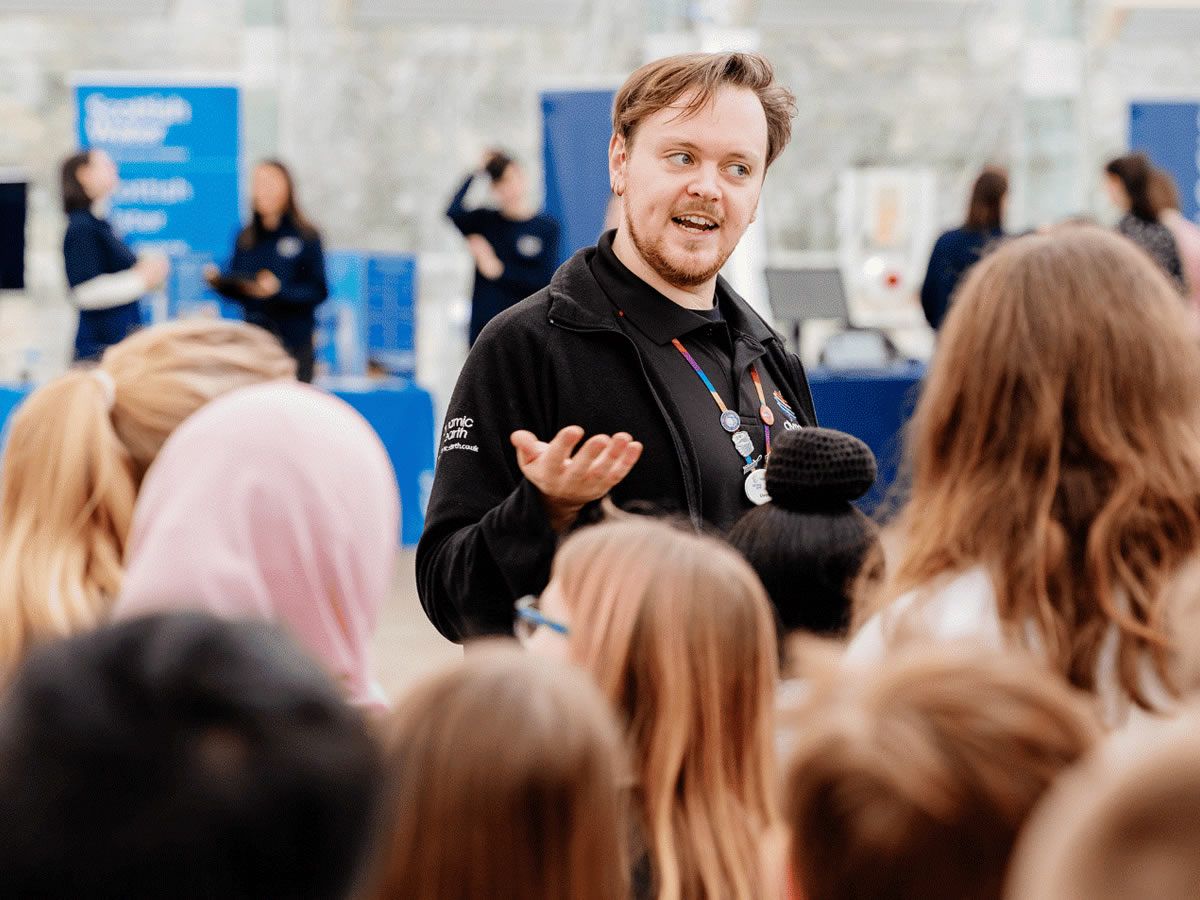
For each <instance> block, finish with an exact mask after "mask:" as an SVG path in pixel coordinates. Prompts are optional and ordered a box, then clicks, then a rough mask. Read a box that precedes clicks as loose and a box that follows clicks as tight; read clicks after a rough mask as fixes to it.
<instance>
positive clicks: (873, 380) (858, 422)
mask: <svg viewBox="0 0 1200 900" xmlns="http://www.w3.org/2000/svg"><path fill="white" fill-rule="evenodd" d="M807 374H808V384H809V387H810V388H811V389H812V395H813V405H814V406H815V407H816V410H817V421H819V422H820V423H821V425H822V426H824V427H825V428H836V429H838V430H839V431H845V432H848V433H850V434H852V435H854V436H855V437H857V438H859V439H860V440H862V441H863V442H864V443H866V444H867V446H869V447H870V448H871V450H872V451H873V452H874V453H875V459H876V461H877V462H878V464H879V477H878V478H877V479H876V481H875V486H874V487H873V488H872V489H871V491H870V493H868V494H867V496H866V497H864V498H863V500H862V501H861V502H860V504H859V506H860V507H861V508H862V509H863V510H864V511H866V512H876V511H879V512H886V511H887V510H888V508H889V507H890V506H891V505H892V501H894V500H895V499H898V495H895V494H893V495H892V496H889V494H892V492H893V489H894V488H895V489H897V490H898V485H897V476H898V474H899V471H900V464H901V460H902V454H903V449H904V429H905V425H906V424H907V423H908V420H909V419H910V418H911V417H912V413H913V408H914V407H915V406H916V402H917V396H918V394H919V392H920V387H921V379H922V378H923V377H924V375H925V366H924V365H923V364H921V363H903V364H901V365H897V366H893V367H889V368H886V369H868V370H835V369H824V368H814V369H809V370H808V371H807ZM885 500H887V501H888V502H887V503H886V504H885Z"/></svg>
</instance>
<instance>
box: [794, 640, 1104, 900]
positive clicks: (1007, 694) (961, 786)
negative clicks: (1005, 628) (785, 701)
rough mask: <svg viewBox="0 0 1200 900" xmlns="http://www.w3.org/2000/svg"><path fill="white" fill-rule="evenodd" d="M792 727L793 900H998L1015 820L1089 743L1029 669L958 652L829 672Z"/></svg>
mask: <svg viewBox="0 0 1200 900" xmlns="http://www.w3.org/2000/svg"><path fill="white" fill-rule="evenodd" d="M794 724H795V735H796V744H795V751H794V754H793V756H792V758H791V761H790V763H789V764H788V773H787V778H786V788H785V806H786V815H787V821H788V824H789V825H790V826H791V829H792V833H791V851H790V856H789V859H790V863H791V870H792V873H791V874H792V878H793V880H794V882H795V887H796V891H797V893H798V895H799V896H801V897H804V898H805V900H851V898H853V900H883V898H888V900H903V898H913V897H920V898H921V900H942V898H945V900H997V898H999V896H1000V892H1001V890H1002V885H1003V879H1004V872H1005V868H1006V865H1007V862H1008V859H1009V855H1010V853H1011V850H1012V846H1013V843H1014V841H1015V840H1016V837H1017V834H1018V832H1019V830H1020V828H1021V826H1022V823H1023V822H1024V821H1025V819H1026V817H1027V815H1028V814H1029V812H1030V811H1031V810H1032V809H1033V807H1034V805H1035V804H1036V803H1037V801H1038V799H1039V798H1040V797H1041V796H1042V794H1043V792H1044V791H1045V790H1046V789H1047V788H1048V787H1049V786H1050V785H1051V783H1052V782H1053V781H1054V780H1055V778H1057V777H1058V775H1059V773H1060V772H1062V771H1063V770H1064V769H1065V768H1066V767H1067V766H1070V765H1071V764H1072V763H1074V762H1075V761H1076V760H1078V759H1080V758H1081V757H1082V756H1083V755H1084V754H1086V753H1087V752H1088V751H1089V750H1090V749H1091V747H1092V746H1093V744H1094V742H1095V741H1096V740H1097V738H1098V736H1099V727H1098V725H1097V724H1096V722H1095V721H1094V719H1093V718H1092V714H1091V711H1090V708H1089V706H1088V704H1087V703H1086V701H1085V700H1084V699H1082V698H1081V697H1079V696H1078V695H1077V694H1075V693H1074V692H1073V691H1072V690H1071V689H1070V688H1069V687H1068V686H1067V685H1066V684H1065V683H1064V682H1063V681H1062V680H1061V679H1059V678H1057V677H1056V676H1054V675H1052V674H1050V673H1048V672H1046V671H1044V670H1043V669H1041V668H1040V667H1039V666H1038V665H1037V663H1035V662H1033V661H1031V660H1026V659H1023V658H1021V657H1017V656H1013V657H990V656H988V655H986V654H984V655H982V656H981V655H980V654H979V653H978V652H977V651H976V650H975V649H974V648H965V647H964V648H940V649H938V648H932V647H920V648H917V649H916V651H915V652H913V653H910V654H906V655H898V656H895V657H892V658H891V659H890V660H888V661H887V662H886V663H884V664H883V665H882V666H881V667H880V668H878V669H876V670H873V671H866V670H863V671H856V670H855V671H847V670H842V669H835V670H834V671H831V672H829V673H827V674H826V676H825V678H823V679H819V680H817V681H815V682H814V684H813V693H812V695H811V697H810V698H809V700H808V701H807V704H806V705H805V707H803V708H802V709H801V710H800V711H799V712H798V713H797V714H796V721H795V723H794Z"/></svg>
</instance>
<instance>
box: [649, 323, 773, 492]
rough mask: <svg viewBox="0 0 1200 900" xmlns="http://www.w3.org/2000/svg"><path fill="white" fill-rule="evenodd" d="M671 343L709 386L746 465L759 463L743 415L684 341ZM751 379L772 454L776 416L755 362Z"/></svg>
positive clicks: (766, 447)
mask: <svg viewBox="0 0 1200 900" xmlns="http://www.w3.org/2000/svg"><path fill="white" fill-rule="evenodd" d="M671 343H672V344H673V345H674V347H675V349H676V350H678V351H679V352H680V353H681V354H682V355H683V358H684V359H686V360H687V361H688V365H690V366H691V367H692V371H694V372H695V373H696V374H697V375H698V376H699V377H700V380H701V381H702V382H703V383H704V386H705V387H706V388H708V392H709V393H710V394H711V395H712V398H713V401H714V402H715V403H716V404H717V409H719V410H720V411H721V416H720V421H721V427H722V428H724V429H725V430H726V431H727V432H729V435H730V440H732V441H733V446H734V449H736V450H737V452H738V454H739V455H740V456H743V457H744V458H745V460H746V465H747V466H748V467H749V468H754V467H755V466H756V465H758V461H757V460H755V459H754V443H753V441H752V440H751V439H750V435H748V434H746V432H745V431H744V430H743V429H742V417H741V416H740V415H738V413H737V412H735V411H734V410H731V409H730V408H729V407H727V406H726V405H725V401H724V400H722V399H721V395H720V394H719V393H718V392H717V389H716V387H714V386H713V383H712V380H711V379H709V377H708V375H706V374H705V372H704V370H703V369H702V368H700V364H699V363H698V362H696V359H695V357H693V356H692V354H690V353H689V352H688V350H687V347H685V346H683V343H682V342H681V341H680V340H679V339H678V338H671ZM750 379H751V380H752V381H753V382H754V389H755V390H756V391H757V392H758V399H759V403H760V407H759V416H760V417H761V418H762V420H763V435H764V449H765V452H766V455H767V456H770V455H771V424H772V423H773V422H774V421H775V417H774V415H772V413H771V410H770V409H769V408H768V407H767V400H766V397H765V396H764V394H763V387H762V379H761V378H759V376H758V367H757V366H755V365H754V364H753V363H751V365H750Z"/></svg>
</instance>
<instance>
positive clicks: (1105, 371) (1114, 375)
mask: <svg viewBox="0 0 1200 900" xmlns="http://www.w3.org/2000/svg"><path fill="white" fill-rule="evenodd" d="M1191 335H1192V332H1191V331H1190V325H1189V322H1188V316H1187V312H1186V310H1185V308H1184V306H1183V304H1181V303H1180V302H1179V297H1178V295H1177V294H1176V293H1175V291H1174V289H1173V287H1172V286H1171V284H1170V282H1169V281H1168V280H1167V279H1166V277H1165V276H1164V275H1163V274H1162V273H1161V272H1160V271H1159V270H1158V269H1157V267H1156V266H1155V265H1154V263H1153V262H1151V261H1150V260H1149V258H1148V257H1146V255H1145V254H1144V253H1143V252H1142V251H1141V250H1139V249H1138V248H1137V247H1135V246H1133V245H1132V244H1131V243H1129V242H1128V241H1126V240H1125V239H1124V238H1121V237H1118V236H1116V235H1114V234H1111V233H1108V232H1106V231H1103V230H1101V229H1098V228H1091V227H1087V226H1080V227H1071V228H1066V229H1057V230H1055V231H1053V232H1051V233H1049V234H1045V235H1030V236H1024V237H1021V238H1019V239H1016V240H1014V241H1011V242H1009V243H1008V244H1006V245H1004V246H1002V247H1000V248H999V249H998V250H996V251H995V252H994V253H992V254H989V255H988V256H987V257H986V258H984V259H983V260H982V261H981V262H980V263H978V264H977V265H976V266H974V267H973V268H972V269H971V271H970V273H969V274H968V276H967V278H966V281H965V283H964V285H963V287H962V289H961V290H960V292H959V295H958V299H957V301H956V302H955V304H954V306H953V307H952V309H951V311H950V314H949V316H948V317H947V320H946V324H945V326H944V328H943V330H942V334H941V337H940V340H939V345H938V351H937V353H936V355H935V357H934V360H933V362H932V364H931V367H930V370H929V373H928V375H927V377H926V380H925V385H924V388H923V390H922V393H921V397H920V400H919V401H918V404H917V409H916V413H915V416H914V418H913V422H912V424H911V426H910V431H909V439H908V467H909V470H910V472H911V490H910V496H909V500H908V502H907V503H906V505H905V507H904V508H903V509H902V510H901V513H900V515H899V518H898V522H897V535H898V540H897V546H898V548H899V552H898V557H897V559H896V560H895V563H894V566H893V567H892V570H891V573H890V577H889V581H888V584H887V585H885V587H884V589H883V590H882V591H881V592H880V597H881V599H882V602H884V603H887V602H889V601H890V600H891V599H894V598H896V597H897V596H899V595H901V594H904V593H906V592H908V591H911V590H914V589H916V588H919V587H921V586H923V585H926V584H928V583H929V582H930V581H932V580H933V579H934V578H936V577H937V576H939V575H942V574H944V573H952V572H960V571H964V570H966V569H968V568H970V567H972V566H982V567H984V568H985V569H986V570H987V572H988V574H989V575H990V577H991V581H992V585H993V587H994V589H995V593H996V602H997V611H998V613H999V618H1000V621H1001V623H1002V625H1003V626H1004V627H1005V630H1006V631H1007V632H1009V633H1011V634H1013V635H1014V636H1017V637H1020V636H1022V635H1027V634H1029V633H1030V632H1032V633H1033V634H1034V635H1036V638H1035V639H1034V640H1033V641H1032V642H1031V644H1030V646H1031V648H1032V646H1033V644H1034V643H1036V645H1037V647H1038V649H1039V652H1041V653H1043V654H1044V655H1045V657H1046V659H1047V660H1048V661H1049V662H1050V663H1051V664H1052V666H1053V667H1054V668H1055V669H1057V670H1058V671H1059V672H1061V673H1062V674H1063V675H1065V676H1066V677H1067V678H1068V679H1069V680H1070V681H1071V682H1073V683H1074V684H1076V685H1078V686H1080V687H1082V688H1084V689H1087V690H1089V691H1094V690H1095V689H1096V671H1097V664H1098V660H1099V659H1100V656H1101V652H1102V649H1103V645H1104V642H1105V641H1106V640H1115V644H1116V664H1115V673H1116V675H1117V678H1118V680H1119V685H1120V687H1121V688H1122V689H1123V692H1124V694H1125V695H1127V696H1128V697H1129V698H1132V699H1133V700H1135V701H1136V702H1137V703H1139V704H1140V705H1143V706H1153V701H1152V700H1151V698H1149V697H1148V696H1147V692H1146V690H1145V684H1144V679H1143V678H1142V677H1140V671H1141V669H1142V668H1143V665H1142V664H1143V663H1144V662H1145V661H1146V657H1147V656H1149V658H1150V659H1152V661H1153V662H1154V666H1155V668H1156V669H1157V671H1158V674H1159V675H1163V676H1165V674H1166V663H1167V659H1166V656H1167V653H1166V650H1167V645H1168V641H1167V635H1166V634H1165V632H1164V629H1163V621H1162V620H1163V610H1162V606H1163V602H1162V595H1163V590H1164V586H1165V585H1166V584H1167V582H1168V580H1169V578H1170V577H1171V575H1172V574H1173V573H1174V571H1175V570H1176V569H1177V568H1178V567H1179V566H1180V565H1181V564H1182V563H1183V562H1184V560H1186V559H1187V558H1189V557H1190V556H1191V555H1192V554H1193V553H1194V552H1195V551H1196V549H1197V547H1198V546H1200V348H1198V347H1197V346H1196V343H1195V341H1194V340H1193V338H1192V336H1191ZM1114 633H1115V639H1114V638H1112V637H1111V635H1112V634H1114ZM1168 682H1169V679H1168Z"/></svg>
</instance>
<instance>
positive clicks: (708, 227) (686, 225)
mask: <svg viewBox="0 0 1200 900" xmlns="http://www.w3.org/2000/svg"><path fill="white" fill-rule="evenodd" d="M671 221H672V222H674V223H675V224H676V225H678V226H679V227H680V228H682V229H683V230H684V231H688V232H691V233H692V234H703V233H704V232H706V231H715V230H716V229H717V228H720V227H721V226H720V225H718V224H717V223H716V222H715V221H713V220H712V219H710V218H709V217H708V216H700V215H691V214H689V215H686V216H675V217H673V218H672V219H671Z"/></svg>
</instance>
